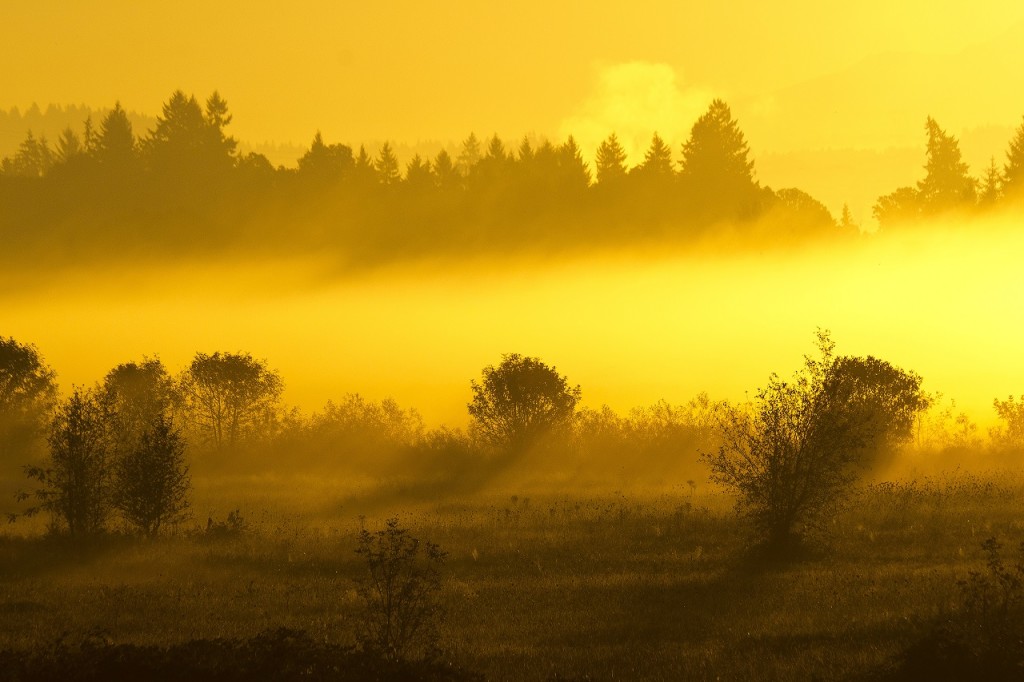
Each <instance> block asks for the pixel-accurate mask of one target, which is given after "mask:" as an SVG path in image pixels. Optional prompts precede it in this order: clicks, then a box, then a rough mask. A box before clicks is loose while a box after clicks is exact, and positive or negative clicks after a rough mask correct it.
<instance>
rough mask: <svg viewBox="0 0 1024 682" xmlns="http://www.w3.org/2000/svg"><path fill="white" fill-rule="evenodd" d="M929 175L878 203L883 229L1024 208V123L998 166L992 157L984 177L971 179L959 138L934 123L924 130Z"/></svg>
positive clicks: (876, 210) (930, 121)
mask: <svg viewBox="0 0 1024 682" xmlns="http://www.w3.org/2000/svg"><path fill="white" fill-rule="evenodd" d="M924 129H925V134H926V135H927V144H926V147H925V165H924V171H925V176H924V178H922V179H921V180H919V181H918V182H917V184H916V185H914V186H906V187H900V188H898V189H896V190H895V191H893V192H891V193H890V194H886V195H884V196H881V197H879V198H878V201H877V202H876V203H875V206H874V208H873V213H874V216H875V218H876V219H877V220H878V224H879V226H880V227H882V228H885V227H889V226H892V225H895V224H898V223H904V222H914V221H917V220H921V219H925V218H929V217H934V216H937V215H942V214H946V213H960V214H965V213H973V212H978V211H985V210H991V209H993V208H998V207H1005V206H1016V207H1020V206H1024V123H1021V125H1020V126H1019V127H1018V128H1017V130H1016V132H1015V133H1014V136H1013V139H1011V140H1010V144H1009V147H1008V148H1007V150H1006V161H1005V162H1004V163H1003V164H1002V165H1001V166H1000V165H997V164H996V159H995V157H994V156H993V157H992V158H991V159H990V160H989V165H988V167H987V168H985V170H984V171H983V174H982V176H981V177H974V176H972V175H971V174H970V170H969V168H968V167H967V164H966V163H964V160H963V157H962V156H961V154H960V143H959V142H958V141H957V139H956V137H954V136H953V135H951V134H949V133H947V132H946V131H945V130H943V129H942V128H941V127H940V126H939V124H938V122H936V121H935V119H934V118H932V117H930V116H929V117H928V119H927V120H926V121H925V125H924Z"/></svg>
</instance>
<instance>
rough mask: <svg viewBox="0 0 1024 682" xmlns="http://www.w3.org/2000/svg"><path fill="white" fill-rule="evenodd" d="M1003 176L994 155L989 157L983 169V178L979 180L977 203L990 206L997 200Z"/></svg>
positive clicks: (1000, 195)
mask: <svg viewBox="0 0 1024 682" xmlns="http://www.w3.org/2000/svg"><path fill="white" fill-rule="evenodd" d="M1002 185H1003V176H1002V173H1000V172H999V167H998V166H996V157H994V156H993V157H992V158H991V159H989V164H988V168H986V169H985V178H984V179H983V180H982V182H981V194H980V195H979V196H978V203H980V204H981V205H983V206H991V205H992V204H994V203H996V202H997V201H999V199H1000V198H1001V197H1002V194H1003V188H1002Z"/></svg>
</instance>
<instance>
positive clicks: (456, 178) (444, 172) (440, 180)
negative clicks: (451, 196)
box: [434, 149, 462, 190]
mask: <svg viewBox="0 0 1024 682" xmlns="http://www.w3.org/2000/svg"><path fill="white" fill-rule="evenodd" d="M434 177H436V178H437V186H438V187H439V188H440V189H442V190H451V189H455V188H457V187H460V186H461V184H462V176H461V175H460V174H459V171H458V169H457V168H456V167H455V164H454V163H453V162H452V156H451V154H449V153H448V152H447V151H445V150H444V149H442V150H441V151H439V152H438V153H437V156H436V157H435V158H434Z"/></svg>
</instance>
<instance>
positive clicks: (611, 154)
mask: <svg viewBox="0 0 1024 682" xmlns="http://www.w3.org/2000/svg"><path fill="white" fill-rule="evenodd" d="M594 165H595V166H596V170H597V184H599V185H607V184H609V183H615V182H620V181H621V180H622V179H623V178H625V177H626V150H625V149H623V148H622V145H621V144H619V138H617V137H616V136H615V133H612V134H611V135H609V136H608V139H606V140H605V141H604V142H602V143H601V146H599V147H598V148H597V156H596V158H595V162H594Z"/></svg>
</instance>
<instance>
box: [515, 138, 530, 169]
mask: <svg viewBox="0 0 1024 682" xmlns="http://www.w3.org/2000/svg"><path fill="white" fill-rule="evenodd" d="M518 158H519V162H520V163H529V162H530V161H533V145H531V144H530V138H529V137H527V136H526V135H523V141H522V142H520V143H519V151H518Z"/></svg>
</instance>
